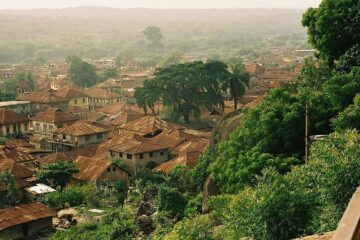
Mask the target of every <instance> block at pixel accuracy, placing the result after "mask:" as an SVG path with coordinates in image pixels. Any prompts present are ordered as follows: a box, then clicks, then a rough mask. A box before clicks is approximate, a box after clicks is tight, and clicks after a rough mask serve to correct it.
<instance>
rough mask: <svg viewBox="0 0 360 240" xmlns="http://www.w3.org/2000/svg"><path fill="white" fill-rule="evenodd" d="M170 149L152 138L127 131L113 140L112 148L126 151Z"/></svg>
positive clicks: (112, 149)
mask: <svg viewBox="0 0 360 240" xmlns="http://www.w3.org/2000/svg"><path fill="white" fill-rule="evenodd" d="M165 149H168V147H167V146H164V145H161V144H158V143H156V142H154V140H153V139H151V138H144V137H142V136H140V135H138V134H132V133H126V134H121V135H120V136H117V137H116V138H114V139H113V140H112V143H111V147H110V150H111V151H116V152H124V153H144V152H152V151H159V150H165Z"/></svg>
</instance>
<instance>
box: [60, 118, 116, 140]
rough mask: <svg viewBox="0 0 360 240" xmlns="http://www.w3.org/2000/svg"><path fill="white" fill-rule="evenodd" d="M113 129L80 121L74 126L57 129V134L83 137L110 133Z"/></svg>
mask: <svg viewBox="0 0 360 240" xmlns="http://www.w3.org/2000/svg"><path fill="white" fill-rule="evenodd" d="M110 131H111V127H109V126H106V125H102V124H99V123H94V122H88V121H78V122H75V123H74V124H72V125H69V126H66V127H63V128H60V129H57V130H56V131H55V132H54V133H55V134H58V133H60V134H67V135H72V136H83V135H89V134H96V133H105V132H110Z"/></svg>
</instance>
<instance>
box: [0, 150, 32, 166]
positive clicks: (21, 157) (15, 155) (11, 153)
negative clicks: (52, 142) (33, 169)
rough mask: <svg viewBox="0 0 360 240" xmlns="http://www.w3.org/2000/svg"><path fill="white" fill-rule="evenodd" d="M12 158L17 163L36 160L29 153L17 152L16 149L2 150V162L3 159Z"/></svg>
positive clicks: (0, 152)
mask: <svg viewBox="0 0 360 240" xmlns="http://www.w3.org/2000/svg"><path fill="white" fill-rule="evenodd" d="M6 158H10V159H12V160H14V161H15V162H17V163H22V162H28V161H33V160H35V159H36V158H35V157H34V156H32V155H30V154H28V153H25V152H21V151H17V150H15V149H3V150H0V161H1V160H2V159H6Z"/></svg>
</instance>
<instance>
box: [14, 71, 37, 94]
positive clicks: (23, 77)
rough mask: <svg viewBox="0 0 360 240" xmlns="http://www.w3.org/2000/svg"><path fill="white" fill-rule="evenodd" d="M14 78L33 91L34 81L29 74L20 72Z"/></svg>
mask: <svg viewBox="0 0 360 240" xmlns="http://www.w3.org/2000/svg"><path fill="white" fill-rule="evenodd" d="M15 78H16V80H17V81H19V82H20V81H25V82H27V83H28V84H29V86H30V87H31V89H32V90H34V89H35V81H34V79H33V77H32V76H31V74H28V73H25V72H22V73H19V74H17V75H16V77H15Z"/></svg>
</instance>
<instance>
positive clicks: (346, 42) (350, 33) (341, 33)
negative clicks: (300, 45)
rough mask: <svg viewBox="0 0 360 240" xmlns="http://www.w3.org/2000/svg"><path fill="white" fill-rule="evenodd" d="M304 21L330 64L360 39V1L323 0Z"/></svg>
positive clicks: (316, 45) (309, 12) (320, 51)
mask: <svg viewBox="0 0 360 240" xmlns="http://www.w3.org/2000/svg"><path fill="white" fill-rule="evenodd" d="M302 24H303V25H304V26H305V27H307V28H308V37H309V42H310V43H311V44H312V45H313V46H314V47H315V48H316V49H317V50H318V51H319V54H320V56H321V57H322V58H323V59H324V60H325V61H326V62H327V63H328V64H330V65H333V64H334V60H338V59H339V58H340V57H341V56H342V55H343V54H344V53H345V52H346V51H348V50H349V49H350V48H351V47H353V46H354V45H355V44H358V43H359V42H360V2H359V1H358V0H323V1H322V2H321V4H320V6H319V7H318V8H309V9H308V10H307V11H306V13H305V14H304V15H303V19H302Z"/></svg>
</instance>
